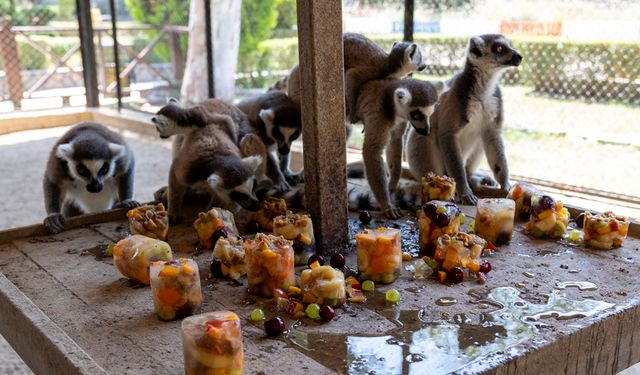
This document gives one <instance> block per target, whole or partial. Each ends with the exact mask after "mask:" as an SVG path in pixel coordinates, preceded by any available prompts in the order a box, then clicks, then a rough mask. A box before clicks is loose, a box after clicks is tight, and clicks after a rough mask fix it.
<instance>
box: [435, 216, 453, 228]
mask: <svg viewBox="0 0 640 375" xmlns="http://www.w3.org/2000/svg"><path fill="white" fill-rule="evenodd" d="M450 221H451V220H450V219H449V215H447V214H446V213H439V214H438V216H436V224H437V225H438V226H439V227H440V228H444V227H446V226H447V225H449V222H450Z"/></svg>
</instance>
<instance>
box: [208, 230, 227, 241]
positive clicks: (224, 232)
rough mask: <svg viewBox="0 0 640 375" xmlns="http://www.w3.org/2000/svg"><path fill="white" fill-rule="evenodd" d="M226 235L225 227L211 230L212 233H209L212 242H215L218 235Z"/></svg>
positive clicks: (218, 237) (225, 236)
mask: <svg viewBox="0 0 640 375" xmlns="http://www.w3.org/2000/svg"><path fill="white" fill-rule="evenodd" d="M227 236H229V231H228V230H227V228H225V227H222V228H220V229H218V230H217V231H215V232H213V234H212V235H211V240H212V241H213V243H216V242H218V239H220V237H224V238H227Z"/></svg>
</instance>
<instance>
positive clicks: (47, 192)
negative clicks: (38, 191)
mask: <svg viewBox="0 0 640 375" xmlns="http://www.w3.org/2000/svg"><path fill="white" fill-rule="evenodd" d="M42 187H43V190H44V205H45V209H46V210H47V217H46V218H45V219H44V222H43V224H44V227H45V229H46V230H47V232H49V233H52V234H56V233H60V232H62V231H63V230H64V221H65V220H64V216H63V215H62V214H61V213H60V205H61V203H62V191H61V190H60V187H59V186H58V185H56V184H54V183H53V182H51V180H49V178H48V177H46V176H45V178H44V180H43V182H42Z"/></svg>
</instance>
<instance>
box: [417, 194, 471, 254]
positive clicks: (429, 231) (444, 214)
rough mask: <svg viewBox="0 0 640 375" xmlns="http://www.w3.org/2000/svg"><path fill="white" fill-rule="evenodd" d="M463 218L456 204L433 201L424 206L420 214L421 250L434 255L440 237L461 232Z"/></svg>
mask: <svg viewBox="0 0 640 375" xmlns="http://www.w3.org/2000/svg"><path fill="white" fill-rule="evenodd" d="M461 218H462V213H461V212H460V209H459V208H458V206H456V205H455V203H452V202H445V201H431V202H427V203H425V204H424V205H422V209H421V210H420V211H419V212H418V226H419V227H420V236H419V242H420V249H422V250H425V251H426V252H427V254H433V251H434V250H435V248H436V240H437V239H438V237H440V236H441V235H443V234H455V233H458V232H459V231H460V224H461Z"/></svg>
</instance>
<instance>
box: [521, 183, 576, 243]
mask: <svg viewBox="0 0 640 375" xmlns="http://www.w3.org/2000/svg"><path fill="white" fill-rule="evenodd" d="M568 223H569V211H567V209H566V208H565V207H564V206H563V205H562V202H560V201H556V200H555V199H553V198H552V197H550V196H548V195H538V194H534V195H533V197H531V217H530V218H529V222H528V223H527V225H526V226H525V227H524V231H525V233H528V234H531V235H532V236H533V237H538V238H542V237H549V238H561V237H562V236H563V235H564V233H565V232H566V231H567V224H568Z"/></svg>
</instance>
